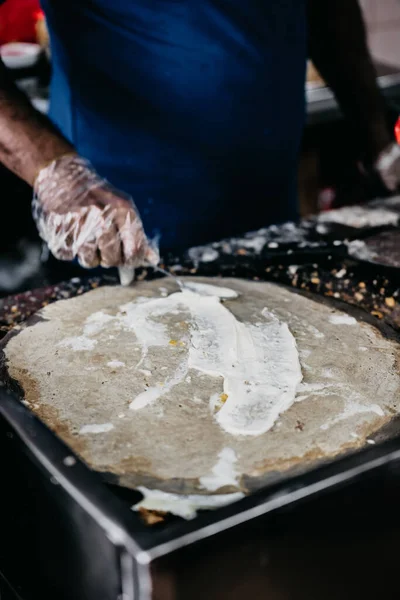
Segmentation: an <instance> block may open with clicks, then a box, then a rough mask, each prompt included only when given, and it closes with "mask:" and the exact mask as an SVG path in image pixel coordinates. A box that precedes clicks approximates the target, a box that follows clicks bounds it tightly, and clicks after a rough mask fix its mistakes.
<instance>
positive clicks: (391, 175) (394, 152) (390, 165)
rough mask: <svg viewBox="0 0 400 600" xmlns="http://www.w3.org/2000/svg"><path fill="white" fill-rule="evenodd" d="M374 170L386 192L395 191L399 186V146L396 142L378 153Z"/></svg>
mask: <svg viewBox="0 0 400 600" xmlns="http://www.w3.org/2000/svg"><path fill="white" fill-rule="evenodd" d="M375 169H376V171H377V172H378V173H379V175H380V177H381V179H382V181H383V183H384V184H385V186H386V187H387V189H388V190H390V191H391V192H394V191H395V190H397V188H398V187H399V186H400V146H399V145H398V144H397V143H396V142H393V143H392V144H390V145H389V146H387V148H385V149H384V150H383V151H382V152H381V153H380V155H379V156H378V160H377V161H376V163H375Z"/></svg>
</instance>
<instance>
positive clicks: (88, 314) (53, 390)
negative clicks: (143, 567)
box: [4, 279, 400, 516]
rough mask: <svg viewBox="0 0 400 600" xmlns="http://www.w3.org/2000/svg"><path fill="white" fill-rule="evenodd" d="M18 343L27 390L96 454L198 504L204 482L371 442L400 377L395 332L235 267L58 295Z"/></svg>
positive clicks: (52, 422)
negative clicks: (217, 273) (391, 335)
mask: <svg viewBox="0 0 400 600" xmlns="http://www.w3.org/2000/svg"><path fill="white" fill-rule="evenodd" d="M222 283H223V285H222ZM188 284H190V285H188ZM205 284H206V285H205ZM14 333H15V332H14ZM4 352H5V356H6V359H7V361H8V372H9V374H10V375H11V377H13V378H14V379H15V380H16V381H18V382H19V383H20V385H21V387H22V388H23V389H24V392H25V402H26V403H27V404H28V406H29V407H30V408H31V409H32V410H33V411H34V412H35V413H36V414H37V415H38V416H39V417H40V418H41V419H42V420H44V422H45V423H47V424H48V425H49V426H50V427H51V428H52V429H54V430H56V431H57V433H58V434H59V435H60V436H61V437H62V438H63V439H64V441H66V443H67V444H69V445H70V446H71V448H72V449H73V450H75V451H76V452H77V453H78V454H79V455H80V456H81V457H82V458H83V460H85V461H86V462H87V463H88V464H89V465H90V466H91V467H92V468H93V469H95V470H97V471H99V472H102V473H103V475H104V477H106V479H107V480H109V481H111V482H113V483H119V484H121V485H124V486H127V487H132V488H136V489H139V488H140V489H141V491H142V492H143V493H144V495H145V500H144V501H143V505H144V506H147V507H150V506H152V507H153V508H154V503H156V504H157V506H158V508H159V509H162V506H160V503H161V504H162V502H164V503H165V502H167V500H168V502H167V503H168V505H171V504H173V505H174V506H175V509H174V510H176V511H177V512H178V514H181V513H182V511H183V513H185V515H186V516H187V515H188V514H189V513H190V510H191V509H190V510H189V508H188V507H189V506H190V507H192V508H193V506H194V504H193V503H195V504H196V502H195V499H196V497H197V496H201V499H202V501H201V502H200V501H199V502H198V503H197V505H198V506H203V507H204V506H206V505H207V506H208V505H217V504H218V503H220V502H222V501H223V502H225V501H230V500H235V499H238V498H239V497H241V495H242V494H243V493H248V492H249V491H251V490H254V489H257V488H259V487H262V486H264V485H265V484H266V483H268V482H269V481H272V480H274V479H276V478H277V477H282V476H284V474H285V472H286V471H287V470H288V469H296V471H299V470H302V469H305V468H308V466H309V465H310V464H314V463H315V462H316V461H319V460H326V459H329V458H331V457H333V456H335V455H337V454H338V453H340V452H343V451H344V450H349V449H352V448H358V447H360V446H363V445H364V444H366V443H368V441H369V440H370V439H371V436H373V435H374V433H375V432H376V431H378V430H379V429H380V428H381V427H382V426H383V425H385V424H387V423H388V422H389V421H390V420H391V419H392V417H393V415H395V414H397V399H398V397H399V392H400V376H399V372H398V368H397V361H398V358H399V351H398V347H397V344H396V342H394V341H391V340H388V339H385V338H384V337H383V336H382V335H381V333H380V332H379V331H378V330H376V329H375V328H374V327H372V326H371V325H368V324H366V323H360V322H359V321H358V320H357V319H355V318H354V317H353V316H350V315H348V314H346V313H344V312H342V311H340V310H337V309H336V308H334V307H332V306H330V305H325V304H322V303H320V302H316V301H313V300H310V299H308V298H305V297H303V296H301V295H299V294H296V293H294V292H292V291H291V290H287V289H285V288H283V287H280V286H277V285H274V284H267V283H257V282H248V281H241V280H236V279H230V280H229V279H224V280H223V281H221V280H207V279H200V280H199V279H196V280H190V279H188V280H186V279H185V288H184V291H180V290H179V288H178V286H177V285H176V283H175V282H174V281H173V280H172V279H164V280H162V282H160V281H159V280H158V281H151V282H140V283H136V284H135V285H134V286H132V287H131V288H122V287H117V288H115V287H104V288H100V289H97V290H94V291H92V292H89V293H87V294H85V295H83V296H81V297H79V298H74V299H70V300H66V301H59V302H56V303H54V304H52V305H50V306H48V307H46V308H44V309H43V310H42V311H40V312H39V313H38V315H37V317H36V318H35V320H34V321H32V322H30V323H29V322H28V324H27V326H26V327H24V328H22V330H21V331H19V332H18V334H17V335H14V336H13V337H10V338H9V339H8V340H6V341H5V342H4ZM55 355H56V356H55ZM55 358H56V360H55ZM177 494H178V496H176V495H177ZM214 494H216V495H217V496H218V497H220V496H223V497H224V499H222V498H219V499H218V500H214V499H211V500H210V496H213V495H214ZM232 494H233V495H232ZM182 503H183V504H182ZM168 510H169V509H168ZM193 510H194V509H193ZM188 511H189V512H188ZM192 514H193V513H192Z"/></svg>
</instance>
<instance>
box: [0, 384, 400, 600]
mask: <svg viewBox="0 0 400 600" xmlns="http://www.w3.org/2000/svg"><path fill="white" fill-rule="evenodd" d="M1 418H2V419H3V420H4V421H5V423H6V428H7V434H6V435H7V436H8V437H9V438H14V439H17V441H18V443H19V444H20V451H21V452H23V453H24V454H25V455H26V456H27V457H28V459H29V460H30V461H31V462H32V463H35V464H36V465H37V468H38V469H39V470H40V472H41V476H43V477H45V478H47V479H48V480H50V481H52V482H53V484H54V485H53V487H52V490H53V492H52V493H53V494H54V497H56V495H57V494H60V493H62V494H66V495H67V496H68V498H69V500H70V501H71V503H70V505H69V509H68V510H67V509H66V518H67V519H70V518H71V519H72V521H71V522H73V518H74V514H75V512H76V508H77V507H79V510H82V511H83V512H84V513H85V515H86V518H87V519H88V520H90V522H93V523H94V524H95V526H96V527H97V528H98V530H99V531H100V532H101V534H100V537H102V538H103V540H104V543H107V544H110V543H111V545H112V546H113V548H114V551H115V557H116V561H115V567H114V568H115V569H117V570H118V578H119V582H120V584H119V586H120V592H119V593H120V596H118V594H116V595H113V594H110V595H106V594H104V595H103V596H101V598H104V600H108V599H109V598H110V600H111V598H113V599H114V600H116V598H117V597H120V598H121V599H122V598H123V600H150V598H153V597H154V596H152V592H151V589H152V587H153V588H157V589H159V584H158V582H157V577H158V572H159V568H158V567H157V565H158V564H160V561H161V564H164V562H165V560H167V563H170V559H171V558H173V557H177V556H178V557H179V556H182V552H184V553H185V554H186V553H188V552H190V551H191V549H194V548H195V549H196V552H198V551H199V548H200V551H201V548H202V545H203V544H206V543H207V542H209V541H210V540H211V541H212V543H213V544H216V543H217V542H218V543H219V542H221V543H222V544H224V539H225V537H226V536H228V537H229V535H230V534H232V533H233V534H235V532H237V535H239V536H243V531H248V530H250V529H251V528H254V526H256V527H257V530H259V531H260V530H262V528H263V523H265V522H266V521H267V520H268V519H271V518H272V519H273V518H274V515H275V514H276V513H277V512H279V511H280V510H282V509H283V508H285V509H286V510H290V509H292V508H293V507H295V506H296V505H297V504H298V503H299V502H301V501H302V502H305V501H310V500H311V499H312V498H315V497H318V496H321V495H324V494H327V493H331V492H332V491H333V490H335V489H336V488H338V487H341V486H342V487H343V486H351V485H353V484H355V483H357V482H359V481H360V480H361V479H362V478H363V477H365V476H367V475H371V474H372V473H373V472H377V471H379V472H380V471H382V470H385V468H387V467H390V466H393V464H394V463H395V464H396V469H397V468H398V466H400V439H394V440H391V441H389V442H385V443H384V444H382V445H378V446H376V447H371V448H367V449H365V450H362V451H359V452H357V453H354V454H351V455H349V456H346V457H344V458H341V459H338V460H335V461H333V462H331V463H329V464H327V465H325V466H322V467H318V468H316V469H311V470H310V471H308V472H306V473H305V474H303V475H298V476H295V477H292V478H290V477H289V478H287V479H286V480H285V481H284V482H281V483H278V484H274V485H270V486H267V487H266V488H265V489H264V490H262V491H260V492H258V493H255V494H254V495H252V496H250V497H247V498H245V499H243V500H241V501H239V502H237V503H235V504H233V505H230V506H227V507H225V508H221V509H218V510H215V511H210V512H204V513H200V514H199V515H198V517H197V518H196V519H195V520H193V521H188V522H187V521H182V520H178V519H177V520H176V521H173V522H172V523H169V524H168V523H167V524H166V525H164V526H161V527H158V528H156V529H153V528H146V527H145V526H144V525H143V524H142V523H141V521H140V519H139V517H138V516H137V515H136V514H135V513H133V512H131V511H130V510H129V508H127V507H126V506H124V505H123V503H121V502H120V500H119V499H118V498H116V497H115V495H114V494H113V493H112V492H111V491H110V490H109V489H107V487H106V486H105V484H104V483H103V482H102V481H101V478H100V476H98V475H97V474H95V473H93V472H91V471H90V470H89V469H88V468H87V467H86V466H85V465H84V464H83V463H82V462H81V461H79V459H77V462H76V464H75V465H74V466H72V467H68V466H66V465H65V464H64V462H63V461H64V459H65V457H66V456H67V455H68V456H69V455H71V451H70V450H69V449H68V448H67V447H66V446H65V445H64V444H63V442H61V441H60V440H59V438H57V437H56V435H54V434H53V433H52V432H51V431H50V430H49V429H48V428H47V427H46V426H45V425H44V424H42V423H41V422H40V421H39V420H38V419H37V418H36V417H35V416H34V415H33V414H32V413H31V412H30V411H29V410H28V409H27V408H26V407H25V406H24V405H23V404H21V402H20V401H19V399H18V398H17V397H16V396H14V395H11V394H10V393H8V392H5V391H3V390H1V389H0V419H1ZM4 493H6V494H7V493H8V494H12V491H11V489H10V487H9V486H7V487H6V488H5V490H4V491H2V494H1V495H0V498H1V497H2V496H3V500H1V499H0V509H2V502H4ZM74 507H75V508H74ZM0 514H3V515H4V511H3V510H1V512H0ZM71 515H72V516H71ZM0 526H1V522H0ZM26 535H29V531H27V532H26ZM79 535H80V536H85V530H81V531H80V532H79ZM61 542H62V540H60V543H61ZM0 545H1V544H0ZM100 545H101V544H100ZM97 550H98V549H97V548H93V554H92V556H91V557H90V556H89V557H86V558H87V559H88V560H89V561H90V560H92V561H96V553H97ZM15 558H16V559H17V557H15ZM163 561H164V562H163ZM0 568H1V565H0ZM110 568H112V567H111V566H110ZM167 568H168V569H169V568H173V567H170V566H168V567H167ZM4 575H5V576H6V577H7V579H8V580H9V581H10V582H11V584H13V581H12V577H11V576H10V574H9V573H4ZM59 576H60V578H61V579H60V581H62V573H61V572H60V574H59ZM98 577H99V579H100V580H101V578H102V577H106V573H104V572H101V573H100V572H99V573H98ZM82 589H83V588H82ZM16 597H21V598H22V599H23V600H25V599H29V600H31V596H29V595H26V596H25V595H21V596H16ZM43 597H44V596H43ZM61 597H62V598H64V596H59V598H61ZM65 597H66V598H67V597H68V596H65ZM81 597H82V598H84V599H85V600H86V599H88V600H89V599H91V598H92V597H93V600H94V596H91V595H90V592H88V594H86V593H84V592H82V596H81ZM163 597H164V596H163V595H162V593H160V592H158V595H157V598H160V599H161V598H163ZM33 598H34V597H33ZM168 598H172V596H168ZM174 598H175V596H174ZM96 600H99V598H96Z"/></svg>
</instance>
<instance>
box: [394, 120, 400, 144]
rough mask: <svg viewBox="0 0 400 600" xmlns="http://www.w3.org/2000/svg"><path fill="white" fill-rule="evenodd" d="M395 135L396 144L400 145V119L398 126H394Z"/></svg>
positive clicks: (397, 122)
mask: <svg viewBox="0 0 400 600" xmlns="http://www.w3.org/2000/svg"><path fill="white" fill-rule="evenodd" d="M394 135H395V138H396V142H397V143H398V144H400V117H399V118H398V119H397V121H396V125H395V126H394Z"/></svg>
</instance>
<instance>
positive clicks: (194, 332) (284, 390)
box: [118, 283, 302, 435]
mask: <svg viewBox="0 0 400 600" xmlns="http://www.w3.org/2000/svg"><path fill="white" fill-rule="evenodd" d="M190 285H191V287H192V289H195V290H196V291H190V290H189V289H188V288H187V284H185V288H184V289H183V290H182V291H181V292H177V293H174V294H171V295H170V296H168V297H167V298H154V299H146V301H145V302H130V303H128V304H126V305H124V306H122V307H121V311H122V313H121V315H122V316H119V317H118V318H119V320H120V321H122V322H123V324H124V326H125V327H128V328H130V329H132V330H133V331H134V333H135V335H136V337H137V339H138V341H139V343H140V345H141V347H142V359H143V357H145V356H146V355H147V353H148V349H149V347H150V346H152V347H154V346H164V347H168V343H169V337H168V333H167V329H166V327H165V326H164V325H163V324H162V323H160V322H159V321H156V320H155V319H157V318H158V317H160V316H162V315H163V314H179V313H180V312H182V313H189V314H190V316H191V322H190V323H191V327H190V335H189V338H188V339H187V340H186V342H185V343H186V344H187V346H188V352H185V353H183V357H182V360H181V362H180V364H179V366H178V368H177V369H176V371H175V372H174V373H173V375H172V376H171V377H170V378H168V379H167V380H166V381H165V382H164V383H162V384H159V385H157V386H154V387H150V388H148V389H147V390H146V391H144V392H143V393H141V394H139V395H138V396H137V397H136V398H135V399H134V400H133V401H132V402H131V404H130V408H131V409H132V410H139V409H143V408H144V407H146V406H147V405H149V404H151V403H153V402H155V401H156V400H157V399H159V398H161V397H162V396H164V395H165V394H166V393H167V392H169V391H170V390H171V389H172V388H173V387H174V386H175V385H177V384H179V383H181V382H182V381H183V380H184V379H185V378H186V377H187V375H188V370H189V369H194V370H196V371H199V372H202V373H205V374H207V375H209V376H211V377H218V378H221V377H222V378H223V392H224V394H223V395H224V397H225V402H224V404H223V406H222V408H221V409H220V410H219V411H218V412H217V414H216V420H217V421H218V423H219V425H220V426H221V427H222V429H224V430H225V431H226V432H228V433H230V434H233V435H261V434H263V433H265V432H266V431H268V430H269V429H270V428H271V427H272V426H273V424H274V422H275V420H276V419H277V418H278V416H279V415H280V414H281V413H282V412H284V411H285V410H287V409H288V408H289V407H290V406H291V405H292V404H293V402H294V400H295V394H296V387H297V385H298V384H299V383H300V381H301V380H302V373H301V367H300V363H299V357H298V352H297V348H296V342H295V339H294V337H293V335H292V334H291V332H290V331H289V328H288V326H287V324H286V323H283V322H281V321H279V320H278V319H277V318H276V317H274V316H272V315H270V314H269V313H268V312H265V314H261V315H260V322H259V323H256V324H254V325H253V324H249V323H241V322H240V321H238V320H237V319H236V318H235V316H234V315H233V314H232V313H231V312H230V311H229V310H228V309H227V308H226V307H225V306H224V305H223V304H222V303H221V302H220V298H221V297H222V298H235V297H237V293H236V292H235V291H233V290H229V289H227V288H220V287H218V286H209V285H206V284H199V283H197V284H195V285H194V284H192V283H190ZM198 292H199V293H198ZM263 313H264V311H263Z"/></svg>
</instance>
